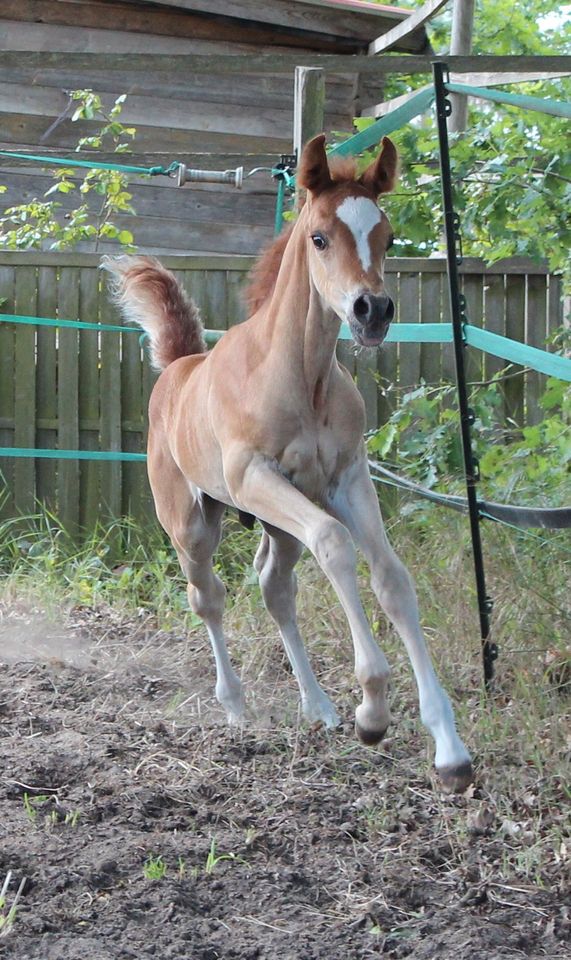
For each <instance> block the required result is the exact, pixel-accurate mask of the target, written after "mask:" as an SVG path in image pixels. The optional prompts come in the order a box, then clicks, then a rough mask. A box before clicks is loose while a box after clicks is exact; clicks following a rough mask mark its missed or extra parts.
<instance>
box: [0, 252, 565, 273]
mask: <svg viewBox="0 0 571 960" xmlns="http://www.w3.org/2000/svg"><path fill="white" fill-rule="evenodd" d="M255 260H256V258H255V257H250V256H239V255H234V254H232V255H227V254H209V255H208V256H205V255H201V254H190V255H189V254H186V255H184V256H175V255H172V254H169V255H166V256H164V257H161V261H162V262H163V263H164V264H165V266H166V267H169V268H170V269H173V270H237V271H239V272H243V271H245V270H250V268H251V267H252V266H253V264H254V263H255ZM100 263H101V255H100V254H98V253H70V252H68V251H67V250H66V251H65V252H63V253H52V252H50V251H42V250H26V251H21V250H0V266H17V265H18V264H30V265H31V266H38V267H61V266H66V267H97V266H99V264H100ZM385 270H386V271H387V272H388V273H446V259H445V258H444V257H388V258H387V260H386V264H385ZM459 270H460V273H470V274H473V273H480V274H484V275H485V276H491V275H496V274H533V275H538V276H545V274H548V273H549V267H548V266H547V264H546V263H545V262H543V261H537V260H532V259H531V258H530V257H509V258H507V259H506V260H497V261H496V263H491V264H489V265H486V262H485V260H481V259H480V258H479V257H465V258H464V260H463V261H462V264H461V265H460V267H459Z"/></svg>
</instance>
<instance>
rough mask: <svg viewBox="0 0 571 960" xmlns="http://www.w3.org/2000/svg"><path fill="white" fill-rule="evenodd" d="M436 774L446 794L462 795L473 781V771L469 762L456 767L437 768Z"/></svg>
mask: <svg viewBox="0 0 571 960" xmlns="http://www.w3.org/2000/svg"><path fill="white" fill-rule="evenodd" d="M436 772H437V774H438V776H439V777H440V782H441V784H442V786H443V787H444V789H445V790H446V791H447V793H464V790H466V788H467V787H469V786H470V784H471V783H472V782H473V780H474V770H473V768H472V764H471V763H470V761H469V760H466V761H465V762H464V763H460V764H459V765H458V766H456V767H437V768H436Z"/></svg>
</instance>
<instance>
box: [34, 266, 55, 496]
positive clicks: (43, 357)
mask: <svg viewBox="0 0 571 960" xmlns="http://www.w3.org/2000/svg"><path fill="white" fill-rule="evenodd" d="M37 283H38V314H39V316H40V317H54V316H55V314H56V311H57V273H56V268H55V267H39V268H38V280H37ZM56 339H57V332H56V329H55V327H38V331H37V345H38V347H37V349H38V362H37V369H36V397H37V400H36V409H37V418H38V419H37V429H36V446H37V447H39V448H40V449H44V450H53V449H54V448H55V447H57V412H58V411H57V351H58V347H57V342H56ZM56 494H57V460H37V461H36V497H37V499H38V500H39V501H41V502H42V503H45V504H46V506H47V507H48V509H49V508H51V509H54V510H55V509H57V502H56Z"/></svg>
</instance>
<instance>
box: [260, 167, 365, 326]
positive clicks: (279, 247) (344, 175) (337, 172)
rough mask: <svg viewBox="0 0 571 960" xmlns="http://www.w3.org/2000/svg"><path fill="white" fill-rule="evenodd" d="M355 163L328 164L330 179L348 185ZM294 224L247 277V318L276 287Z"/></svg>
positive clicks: (278, 238)
mask: <svg viewBox="0 0 571 960" xmlns="http://www.w3.org/2000/svg"><path fill="white" fill-rule="evenodd" d="M356 166H357V165H356V163H355V161H354V160H353V159H352V158H348V157H342V158H341V157H340V158H339V159H337V160H332V161H331V164H330V173H331V179H332V180H334V181H335V182H336V183H350V182H351V181H353V180H354V179H355V175H356ZM294 226H295V224H294V223H292V224H290V226H289V227H288V228H287V229H286V230H282V232H281V233H280V234H278V236H277V237H276V238H275V240H272V241H271V242H270V243H269V244H268V245H267V246H266V247H265V249H264V250H262V252H261V254H260V256H259V257H258V259H257V260H256V262H255V264H254V266H253V267H252V269H251V271H250V274H249V276H248V285H247V287H246V289H245V291H244V299H245V301H246V304H247V306H248V316H250V317H251V316H253V314H254V313H256V312H257V311H258V310H259V309H260V307H261V306H263V304H264V303H265V302H266V300H268V299H269V298H270V296H271V295H272V293H273V290H274V287H275V285H276V280H277V277H278V273H279V270H280V266H281V262H282V260H283V256H284V253H285V248H286V247H287V245H288V242H289V238H290V237H291V234H292V231H293V228H294Z"/></svg>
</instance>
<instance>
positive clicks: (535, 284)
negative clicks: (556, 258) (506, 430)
mask: <svg viewBox="0 0 571 960" xmlns="http://www.w3.org/2000/svg"><path fill="white" fill-rule="evenodd" d="M546 281H547V277H528V278H527V303H526V317H525V341H526V343H529V345H530V346H531V347H543V346H545V340H546V337H547V282H546ZM543 379H544V378H543V377H542V376H541V374H540V373H537V372H536V371H535V370H528V371H527V372H526V375H525V404H526V408H525V420H526V423H538V421H539V420H541V407H540V406H539V397H540V395H541V387H542V381H543Z"/></svg>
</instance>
